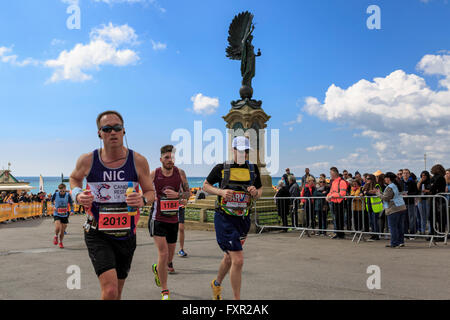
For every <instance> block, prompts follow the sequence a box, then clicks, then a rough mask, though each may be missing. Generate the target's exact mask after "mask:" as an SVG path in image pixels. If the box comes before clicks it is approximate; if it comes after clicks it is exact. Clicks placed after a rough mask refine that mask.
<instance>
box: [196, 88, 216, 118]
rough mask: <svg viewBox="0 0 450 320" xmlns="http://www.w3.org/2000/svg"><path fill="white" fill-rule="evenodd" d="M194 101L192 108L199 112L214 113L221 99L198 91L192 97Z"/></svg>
mask: <svg viewBox="0 0 450 320" xmlns="http://www.w3.org/2000/svg"><path fill="white" fill-rule="evenodd" d="M191 101H192V102H193V107H192V110H193V111H194V113H197V114H206V115H209V114H213V113H214V112H216V110H217V108H218V107H219V99H218V98H211V97H207V96H204V95H203V94H201V93H197V94H196V95H195V96H192V97H191Z"/></svg>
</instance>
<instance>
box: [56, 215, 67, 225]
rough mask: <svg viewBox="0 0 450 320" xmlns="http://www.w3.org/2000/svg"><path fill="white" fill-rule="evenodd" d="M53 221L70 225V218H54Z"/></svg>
mask: <svg viewBox="0 0 450 320" xmlns="http://www.w3.org/2000/svg"><path fill="white" fill-rule="evenodd" d="M53 221H61V223H62V224H68V223H69V217H58V216H53Z"/></svg>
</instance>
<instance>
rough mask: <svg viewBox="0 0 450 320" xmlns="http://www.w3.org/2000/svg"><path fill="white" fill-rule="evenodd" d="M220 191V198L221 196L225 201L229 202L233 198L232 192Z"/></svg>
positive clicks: (227, 190) (228, 190)
mask: <svg viewBox="0 0 450 320" xmlns="http://www.w3.org/2000/svg"><path fill="white" fill-rule="evenodd" d="M220 191H221V192H220V196H222V198H224V199H225V200H231V199H232V198H233V190H230V189H223V190H220Z"/></svg>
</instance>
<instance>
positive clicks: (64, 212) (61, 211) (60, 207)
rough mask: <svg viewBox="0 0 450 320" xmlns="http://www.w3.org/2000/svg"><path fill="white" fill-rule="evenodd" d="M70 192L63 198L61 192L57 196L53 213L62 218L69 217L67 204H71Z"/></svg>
mask: <svg viewBox="0 0 450 320" xmlns="http://www.w3.org/2000/svg"><path fill="white" fill-rule="evenodd" d="M69 197H70V195H69V193H68V192H66V194H65V195H64V197H63V198H61V196H60V194H59V192H57V193H56V196H55V210H54V213H53V215H54V216H57V217H61V218H67V217H68V216H69V210H68V209H67V205H68V204H69Z"/></svg>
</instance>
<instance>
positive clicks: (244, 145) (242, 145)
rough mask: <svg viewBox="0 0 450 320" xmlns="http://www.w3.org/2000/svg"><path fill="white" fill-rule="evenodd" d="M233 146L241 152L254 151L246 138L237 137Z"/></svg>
mask: <svg viewBox="0 0 450 320" xmlns="http://www.w3.org/2000/svg"><path fill="white" fill-rule="evenodd" d="M231 146H232V147H233V148H236V149H238V150H239V151H244V150H251V149H252V148H250V141H249V140H248V139H247V138H246V137H244V136H239V137H235V138H234V139H233V142H232V144H231Z"/></svg>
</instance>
